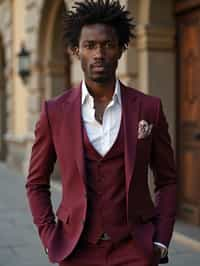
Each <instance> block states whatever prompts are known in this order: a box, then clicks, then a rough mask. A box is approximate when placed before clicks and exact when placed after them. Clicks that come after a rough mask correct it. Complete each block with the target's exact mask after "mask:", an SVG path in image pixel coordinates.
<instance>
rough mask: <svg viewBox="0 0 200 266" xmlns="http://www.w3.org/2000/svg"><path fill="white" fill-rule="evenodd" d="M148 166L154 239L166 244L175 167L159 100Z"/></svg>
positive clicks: (171, 217)
mask: <svg viewBox="0 0 200 266" xmlns="http://www.w3.org/2000/svg"><path fill="white" fill-rule="evenodd" d="M150 166H151V169H152V172H153V175H154V178H155V205H156V214H157V219H156V234H155V238H154V241H155V242H160V243H162V244H164V245H165V246H168V245H169V242H170V240H171V237H172V233H173V226H174V222H175V216H176V197H177V196H176V169H175V162H174V155H173V150H172V146H171V140H170V136H169V133H168V124H167V121H166V118H165V115H164V113H163V108H162V104H161V102H160V101H159V104H158V108H157V119H156V123H155V126H154V130H153V142H152V153H151V164H150Z"/></svg>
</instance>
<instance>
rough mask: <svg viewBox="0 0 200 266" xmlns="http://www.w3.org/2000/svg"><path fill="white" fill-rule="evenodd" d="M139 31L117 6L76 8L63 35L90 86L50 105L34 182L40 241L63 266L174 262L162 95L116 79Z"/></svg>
mask: <svg viewBox="0 0 200 266" xmlns="http://www.w3.org/2000/svg"><path fill="white" fill-rule="evenodd" d="M133 29H134V25H133V23H132V20H131V18H130V17H129V13H128V12H127V11H126V10H125V8H124V7H122V6H121V5H120V3H119V2H118V1H109V0H105V1H103V0H98V1H93V0H88V1H83V2H77V3H75V6H74V9H72V10H71V11H67V12H66V15H65V24H64V38H65V40H66V42H67V44H68V46H69V47H70V48H71V50H72V52H73V54H75V56H77V57H78V58H79V60H80V63H81V66H82V70H83V73H84V80H83V82H82V83H81V84H80V86H79V87H78V88H73V89H71V90H67V91H66V92H65V93H64V94H63V95H61V96H59V97H57V98H56V99H52V100H50V101H47V102H45V103H44V106H43V109H42V112H41V116H40V119H39V121H38V123H37V126H36V130H35V135H36V139H35V143H34V145H33V149H32V156H31V161H30V169H29V174H28V180H27V184H26V188H27V194H28V199H29V203H30V207H31V211H32V214H33V218H34V223H35V224H36V225H37V227H38V231H39V235H40V238H41V240H42V242H43V245H44V247H45V249H46V251H47V253H48V256H49V259H50V261H51V262H58V263H59V265H60V266H71V265H80V266H86V265H97V266H98V265H99V266H100V265H113V266H114V265H123V266H124V265H129V266H130V265H133V266H136V265H137V266H147V265H154V266H155V265H157V264H158V263H159V261H160V262H161V263H164V262H167V261H168V257H167V253H168V252H167V247H168V245H169V242H170V239H171V236H172V231H173V225H174V218H175V209H176V208H175V207H176V174H175V166H174V160H173V152H172V148H171V144H170V137H169V134H168V126H167V122H166V120H165V116H164V114H163V111H162V105H161V102H160V100H159V99H158V98H156V97H151V96H147V95H144V94H143V93H141V92H139V91H136V90H135V89H132V88H128V87H126V86H125V85H123V84H122V83H121V82H120V81H119V80H118V79H117V78H116V69H117V65H118V61H119V59H120V57H121V55H122V53H123V51H124V50H125V49H126V48H127V46H128V43H129V41H130V39H131V38H132V37H133ZM56 160H57V161H58V164H59V167H60V171H61V186H62V200H61V203H60V206H59V208H58V210H57V212H56V215H57V221H55V216H54V213H53V210H52V204H51V198H50V191H49V188H50V185H49V184H50V174H51V172H52V170H53V166H54V163H55V161H56ZM149 166H150V167H151V169H152V171H153V173H154V177H155V198H156V200H155V206H154V204H153V203H152V200H151V196H150V192H149V188H148V167H149Z"/></svg>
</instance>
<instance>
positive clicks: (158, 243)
mask: <svg viewBox="0 0 200 266" xmlns="http://www.w3.org/2000/svg"><path fill="white" fill-rule="evenodd" d="M153 243H154V244H155V245H157V246H160V247H161V248H166V249H167V247H166V246H165V245H164V244H162V243H160V242H153Z"/></svg>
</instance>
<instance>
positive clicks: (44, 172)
mask: <svg viewBox="0 0 200 266" xmlns="http://www.w3.org/2000/svg"><path fill="white" fill-rule="evenodd" d="M55 161H56V153H55V150H54V144H53V141H52V136H51V129H50V124H49V120H48V113H47V102H45V103H44V104H43V107H42V111H41V114H40V118H39V120H38V122H37V124H36V127H35V141H34V144H33V147H32V153H31V159H30V166H29V172H28V177H27V183H26V190H27V197H28V201H29V205H30V209H31V212H32V216H33V221H34V223H35V224H36V226H37V228H38V231H39V235H40V238H41V240H42V242H43V245H44V246H45V248H47V247H48V242H49V240H50V238H51V235H52V233H53V229H54V228H55V216H54V213H53V208H52V203H51V193H50V175H51V173H52V171H53V168H54V163H55Z"/></svg>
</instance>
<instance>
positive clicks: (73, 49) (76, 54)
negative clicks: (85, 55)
mask: <svg viewBox="0 0 200 266" xmlns="http://www.w3.org/2000/svg"><path fill="white" fill-rule="evenodd" d="M71 51H72V54H73V55H74V56H76V57H77V58H78V59H80V57H79V48H78V47H77V46H76V47H73V48H72V49H71Z"/></svg>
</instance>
